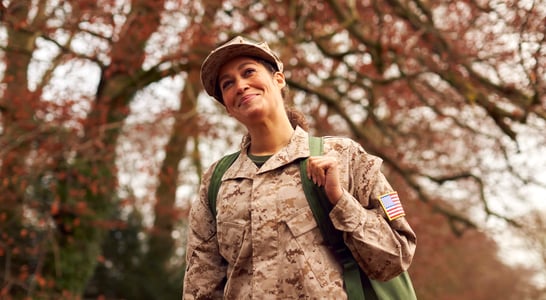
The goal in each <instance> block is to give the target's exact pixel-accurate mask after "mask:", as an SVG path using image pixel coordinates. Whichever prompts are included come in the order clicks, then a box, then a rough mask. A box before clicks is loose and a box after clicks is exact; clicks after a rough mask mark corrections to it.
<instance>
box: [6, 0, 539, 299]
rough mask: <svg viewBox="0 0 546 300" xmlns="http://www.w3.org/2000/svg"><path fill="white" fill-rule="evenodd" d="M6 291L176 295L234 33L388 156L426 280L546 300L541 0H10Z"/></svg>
mask: <svg viewBox="0 0 546 300" xmlns="http://www.w3.org/2000/svg"><path fill="white" fill-rule="evenodd" d="M0 3H1V12H0V19H1V24H0V298H1V299H180V297H181V289H182V278H183V276H184V255H185V238H186V225H187V217H188V211H189V209H190V207H191V203H192V201H194V200H195V198H196V195H197V192H198V188H199V181H200V176H201V174H202V172H203V171H204V170H205V169H206V168H207V167H208V166H209V165H210V164H211V163H212V162H213V161H215V160H217V159H219V158H220V157H221V156H222V155H224V154H226V153H228V152H231V151H234V150H236V149H237V148H238V145H239V142H240V140H241V137H242V135H243V134H244V129H243V128H241V127H240V126H238V125H237V124H236V122H234V121H233V120H232V119H230V118H229V117H228V116H227V115H226V114H225V111H224V109H223V107H222V106H221V105H219V104H218V103H216V102H215V101H214V100H213V99H212V98H210V97H208V96H206V95H205V94H204V93H203V91H202V86H201V83H200V80H199V69H200V65H201V62H202V61H203V59H204V57H205V56H206V55H207V54H208V52H209V51H210V50H211V49H213V48H214V47H215V46H217V45H219V44H220V43H223V42H224V41H227V40H228V39H230V38H232V37H234V36H236V35H244V36H247V37H249V38H252V39H254V40H257V41H263V40H265V41H267V42H268V43H269V45H270V47H271V48H272V49H273V50H274V51H276V52H277V53H278V54H279V55H280V57H281V60H282V61H283V62H284V64H285V74H286V76H287V78H288V84H289V87H290V90H289V95H288V97H287V99H286V101H287V103H288V105H291V106H295V107H297V108H299V109H300V110H301V111H303V112H304V113H305V114H306V116H307V117H308V120H309V122H310V124H311V128H312V130H311V132H312V133H313V134H316V135H343V136H349V137H351V138H353V139H355V140H357V141H358V142H359V143H361V144H362V145H363V146H364V148H365V149H366V150H367V151H368V152H370V153H372V154H374V155H377V156H379V157H381V158H382V159H383V160H384V165H383V171H384V172H385V174H386V175H387V177H388V179H389V181H390V182H391V183H392V184H393V186H394V187H395V189H397V190H398V192H399V194H400V195H401V197H402V199H403V201H404V206H405V209H406V212H407V218H408V220H409V222H410V224H411V225H412V226H413V228H414V229H415V231H416V232H417V236H418V247H417V253H416V256H415V260H414V263H413V265H412V266H411V268H410V270H409V273H410V274H411V276H412V279H413V281H414V285H415V288H416V290H417V294H418V296H419V299H423V300H427V299H475V300H479V299H518V300H520V299H533V300H534V299H546V271H545V270H546V233H545V232H546V231H545V229H546V199H545V198H546V171H545V170H546V134H545V129H546V75H545V74H546V72H545V68H546V42H545V40H546V36H545V32H546V28H545V27H546V23H545V22H544V20H545V18H546V0H521V1H510V0H508V1H487V0H459V1H455V0H453V1H451V0H441V1H430V0H358V1H355V0H344V1H340V0H324V1H317V0H298V1H283V0H277V1H274V0H246V1H192V0H153V1H152V0H93V1H91V0H1V1H0Z"/></svg>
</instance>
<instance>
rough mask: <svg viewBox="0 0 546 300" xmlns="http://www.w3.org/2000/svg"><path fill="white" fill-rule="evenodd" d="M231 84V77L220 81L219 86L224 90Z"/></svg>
mask: <svg viewBox="0 0 546 300" xmlns="http://www.w3.org/2000/svg"><path fill="white" fill-rule="evenodd" d="M232 85H233V80H231V79H227V80H224V81H222V82H221V83H220V87H221V88H222V90H225V89H227V88H229V87H230V86H232Z"/></svg>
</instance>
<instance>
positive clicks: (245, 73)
mask: <svg viewBox="0 0 546 300" xmlns="http://www.w3.org/2000/svg"><path fill="white" fill-rule="evenodd" d="M255 72H256V69H254V68H246V69H244V70H243V76H244V77H248V76H250V75H252V74H254V73H255Z"/></svg>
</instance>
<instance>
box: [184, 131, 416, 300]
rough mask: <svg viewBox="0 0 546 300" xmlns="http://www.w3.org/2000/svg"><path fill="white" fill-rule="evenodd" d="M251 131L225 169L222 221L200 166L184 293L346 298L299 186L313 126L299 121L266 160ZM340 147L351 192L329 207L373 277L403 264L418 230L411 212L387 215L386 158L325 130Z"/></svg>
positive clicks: (330, 149) (328, 150) (331, 148)
mask: <svg viewBox="0 0 546 300" xmlns="http://www.w3.org/2000/svg"><path fill="white" fill-rule="evenodd" d="M248 146H249V141H248V140H247V141H243V145H242V151H241V155H240V156H239V158H238V159H237V160H236V161H235V163H234V164H233V165H232V166H231V167H230V168H229V169H228V170H227V171H226V173H225V174H224V176H223V179H222V182H223V183H222V185H221V187H220V191H219V193H218V198H217V209H218V215H217V218H216V221H215V219H214V217H213V216H212V215H211V213H210V210H209V207H208V200H207V187H208V184H209V182H210V177H211V174H212V170H213V168H214V166H215V164H213V165H212V166H211V167H210V168H209V170H208V171H207V172H206V173H205V175H204V176H203V181H202V184H201V189H200V194H199V196H200V197H199V200H198V201H197V202H195V203H194V204H193V206H192V209H191V213H190V224H189V233H188V243H187V257H186V261H187V269H186V275H185V279H184V296H183V297H184V299H211V298H222V297H225V298H226V299H252V298H253V299H325V298H330V299H332V298H335V299H346V294H345V291H344V289H343V279H342V273H341V271H342V269H341V267H340V265H339V264H338V263H337V262H336V260H335V259H334V257H333V256H332V254H331V253H330V252H329V250H328V248H327V247H326V246H325V244H324V240H323V238H322V236H321V233H320V230H319V228H318V227H317V224H316V222H315V219H314V218H313V214H312V212H311V209H310V208H309V205H308V203H307V200H306V198H305V194H304V192H303V189H302V186H301V179H300V170H299V161H300V159H301V158H305V157H308V156H309V146H308V135H307V133H306V132H305V131H303V130H302V129H301V128H299V127H298V128H296V131H295V133H294V135H293V136H292V138H291V141H290V143H289V144H288V145H287V146H286V147H285V148H283V149H281V150H280V151H279V152H278V153H276V154H275V155H273V156H272V157H271V158H270V159H269V160H268V161H267V162H266V163H265V164H264V165H263V166H262V167H261V168H259V169H258V168H257V167H256V165H255V164H254V163H253V162H252V160H250V158H249V157H248V156H247V155H246V150H247V149H248ZM324 153H325V155H331V156H335V157H337V159H338V161H339V166H340V167H339V169H340V176H341V183H342V185H343V187H344V189H345V191H344V195H343V196H342V198H341V199H340V201H339V202H338V203H337V205H336V206H335V207H334V209H333V210H332V212H331V213H330V218H331V219H332V222H333V224H334V226H335V227H336V228H337V229H339V230H341V231H343V232H344V233H345V234H344V235H345V241H346V243H347V245H348V246H349V248H350V249H351V251H352V252H353V255H354V256H355V258H356V259H357V261H358V263H359V264H360V265H361V267H362V269H363V270H364V271H365V272H366V273H367V274H368V276H369V277H370V278H373V279H378V280H386V279H390V278H391V277H394V276H396V275H398V274H399V273H401V272H402V271H403V270H406V269H407V268H408V267H409V265H410V263H411V261H412V258H413V254H414V251H415V241H416V237H415V234H414V232H413V231H412V229H411V228H410V226H409V224H408V223H407V221H406V219H405V218H404V217H401V218H398V219H396V220H393V221H392V222H389V221H388V220H387V219H386V215H385V212H384V211H383V209H382V208H381V205H380V204H379V202H378V201H379V200H378V198H377V197H378V196H379V195H382V194H385V193H387V192H390V191H392V188H391V186H390V185H389V183H388V182H387V180H386V179H385V177H384V176H383V174H382V173H381V172H380V166H381V160H380V159H379V158H377V157H375V156H372V155H370V154H367V153H366V152H365V151H364V149H363V148H362V147H361V146H360V145H359V144H357V143H356V142H354V141H352V140H351V139H348V138H339V137H327V138H325V140H324Z"/></svg>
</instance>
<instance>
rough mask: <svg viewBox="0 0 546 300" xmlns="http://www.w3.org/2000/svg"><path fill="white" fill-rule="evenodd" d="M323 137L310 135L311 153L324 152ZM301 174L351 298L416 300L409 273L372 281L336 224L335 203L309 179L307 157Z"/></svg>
mask: <svg viewBox="0 0 546 300" xmlns="http://www.w3.org/2000/svg"><path fill="white" fill-rule="evenodd" d="M322 148H323V140H322V138H320V137H312V136H310V137H309V149H310V152H311V156H317V155H322ZM300 174H301V181H302V185H303V190H304V192H305V197H306V198H307V202H309V207H310V208H311V211H312V212H313V215H314V216H315V220H316V221H317V224H318V227H319V229H320V231H321V233H322V235H323V237H324V239H325V240H326V242H327V243H328V245H329V246H330V249H331V250H332V252H333V253H334V256H335V257H336V259H337V260H338V261H339V262H340V264H341V266H342V267H343V282H344V284H345V291H346V292H347V298H348V299H349V300H353V299H358V300H360V299H366V300H376V299H382V300H383V299H385V300H386V299H388V300H416V299H417V296H416V295H415V290H414V289H413V285H412V283H411V279H410V277H409V274H408V273H407V272H403V273H402V274H400V275H398V276H397V277H395V278H393V279H391V280H389V281H377V280H370V279H369V278H368V276H367V275H366V274H365V273H364V272H363V271H362V270H361V269H360V267H359V266H358V263H357V262H356V260H355V259H354V257H353V255H352V253H351V251H350V250H349V248H348V247H347V245H346V244H345V241H344V240H343V233H342V232H341V231H339V230H337V229H336V228H335V227H334V225H333V224H332V220H331V219H330V217H329V213H330V211H331V210H332V208H333V205H332V204H331V203H330V201H329V200H328V197H327V196H326V193H325V192H324V190H323V189H322V188H320V187H318V186H317V185H316V184H314V183H313V182H312V181H311V180H310V179H309V178H307V159H305V160H302V161H301V162H300Z"/></svg>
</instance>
